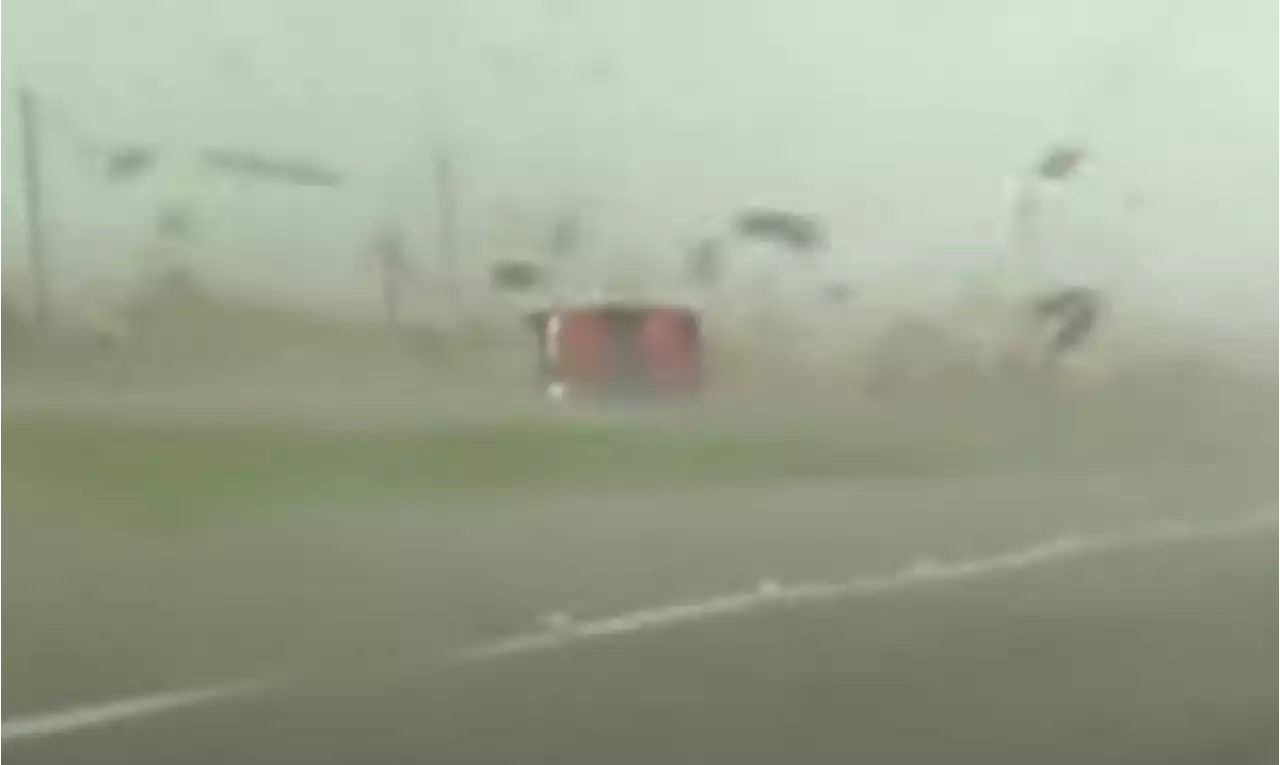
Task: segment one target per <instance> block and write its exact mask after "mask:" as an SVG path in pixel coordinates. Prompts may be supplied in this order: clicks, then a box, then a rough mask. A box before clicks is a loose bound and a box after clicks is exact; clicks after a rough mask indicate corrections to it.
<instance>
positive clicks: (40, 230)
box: [18, 88, 53, 330]
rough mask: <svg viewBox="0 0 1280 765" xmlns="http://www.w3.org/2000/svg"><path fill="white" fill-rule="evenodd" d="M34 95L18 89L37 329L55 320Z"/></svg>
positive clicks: (29, 255)
mask: <svg viewBox="0 0 1280 765" xmlns="http://www.w3.org/2000/svg"><path fill="white" fill-rule="evenodd" d="M36 110H37V103H36V97H35V94H34V93H32V92H31V91H30V90H28V89H27V88H22V89H20V90H19V91H18V114H19V118H20V120H21V132H22V173H23V193H24V194H25V196H26V207H27V257H28V258H29V260H30V262H31V282H32V287H33V289H34V290H35V295H34V299H35V321H36V327H37V329H40V330H44V329H48V328H49V326H50V325H52V323H53V297H52V294H51V289H50V284H49V264H48V259H47V257H46V252H45V238H44V234H45V229H44V188H43V185H42V181H43V179H44V177H43V174H42V172H41V166H40V159H41V157H40V124H39V115H38V114H37V111H36Z"/></svg>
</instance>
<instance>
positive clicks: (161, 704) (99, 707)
mask: <svg viewBox="0 0 1280 765" xmlns="http://www.w3.org/2000/svg"><path fill="white" fill-rule="evenodd" d="M271 685H272V683H271V682H270V681H268V680H243V681H239V682H234V683H221V684H218V685H209V686H204V687H202V688H188V689H184V690H178V691H167V692H164V693H151V694H147V695H145V696H133V697H131V698H125V699H117V700H115V701H108V702H106V703H103V704H94V705H86V706H82V707H72V708H71V709H65V710H63V711H61V712H52V713H49V714H43V715H36V716H34V717H20V718H17V719H15V720H6V721H5V722H4V725H3V733H4V740H5V741H9V740H11V739H20V738H27V739H31V738H42V737H45V736H55V735H58V734H60V733H69V732H71V731H77V730H83V729H85V728H96V727H100V726H104V725H110V724H111V723H117V722H122V721H124V720H129V719H132V718H135V717H147V716H149V715H155V714H159V713H161V712H168V711H171V710H175V709H181V708H183V707H193V706H197V705H200V704H207V703H209V702H211V701H219V700H222V699H233V698H241V697H244V696H253V695H255V694H259V693H262V692H263V691H265V690H267V689H268V688H270V687H271Z"/></svg>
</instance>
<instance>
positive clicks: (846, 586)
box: [2, 512, 1277, 741]
mask: <svg viewBox="0 0 1280 765" xmlns="http://www.w3.org/2000/svg"><path fill="white" fill-rule="evenodd" d="M1276 520H1277V517H1276V514H1275V513H1273V512H1265V513H1255V514H1250V515H1245V516H1240V517H1237V518H1235V519H1233V520H1231V521H1227V522H1225V523H1218V524H1194V523H1190V522H1188V521H1180V520H1173V521H1165V522H1162V523H1159V524H1157V525H1155V526H1152V527H1150V528H1147V529H1145V530H1141V531H1135V532H1130V533H1126V534H1118V535H1111V536H1085V535H1075V534H1073V535H1065V536H1060V537H1057V538H1054V539H1051V540H1049V541H1047V542H1042V543H1040V544H1036V545H1031V546H1029V547H1023V548H1018V549H1015V550H1010V551H1007V552H1003V553H998V554H995V555H991V556H987V557H983V558H972V559H969V560H962V561H955V562H951V563H947V562H944V561H939V560H936V559H934V558H929V557H922V558H919V559H917V560H915V561H913V562H912V563H910V564H908V565H907V566H904V567H903V568H900V569H898V570H897V571H893V572H889V573H886V574H881V575H878V576H862V577H856V578H853V579H847V580H843V581H829V582H822V581H814V582H802V583H796V584H784V583H780V582H777V581H776V580H772V579H766V580H763V581H762V582H761V583H760V584H759V585H757V586H756V587H755V588H753V589H750V590H743V591H741V592H734V593H728V594H724V595H717V596H712V597H708V598H703V599H698V600H691V601H685V602H678V603H670V604H666V605H661V606H656V607H652V608H643V609H638V610H635V611H628V612H624V613H621V614H616V615H613V616H607V617H601V618H596V619H588V620H585V621H574V620H573V619H571V618H569V617H567V616H560V618H557V619H555V620H554V621H553V622H552V623H550V624H548V625H547V626H546V627H544V628H542V629H538V630H531V631H528V632H524V633H518V634H515V635H511V636H509V637H506V638H502V639H500V640H495V641H491V642H487V643H481V644H478V645H473V646H468V647H466V648H463V649H462V650H460V651H458V652H457V653H456V654H455V655H454V658H455V659H457V660H461V661H480V660H487V659H495V658H499V657H504V656H514V655H520V654H528V653H536V652H539V651H546V650H551V649H556V648H562V647H565V646H571V645H575V644H578V643H585V642H588V641H594V640H602V639H604V638H608V637H615V636H618V635H627V634H633V633H638V632H645V631H649V630H655V629H662V628H665V627H670V626H674V625H678V624H682V623H688V622H694V621H706V620H710V619H715V618H719V617H722V616H731V615H734V614H741V613H746V612H749V611H754V610H759V609H763V608H770V607H778V606H783V605H788V604H796V603H812V602H820V601H826V600H835V599H841V598H852V597H860V596H864V597H865V596H875V595H882V594H885V593H888V592H894V591H898V590H904V589H909V588H913V587H922V586H925V585H930V584H939V583H948V582H955V581H962V580H968V579H977V578H982V577H993V576H998V575H1003V574H1009V573H1013V572H1017V571H1022V570H1026V569H1029V568H1033V567H1036V566H1041V565H1045V564H1049V563H1054V562H1058V561H1066V560H1071V559H1075V558H1079V557H1082V556H1086V555H1097V554H1102V553H1107V552H1119V551H1124V550H1137V549H1142V548H1149V547H1160V546H1164V545H1170V544H1177V543H1180V542H1190V541H1196V540H1204V539H1215V538H1222V537H1232V536H1238V535H1241V534H1249V533H1252V532H1256V531H1258V530H1260V529H1263V528H1265V527H1267V526H1271V525H1274V524H1275V522H1276ZM282 682H283V680H282V679H268V678H263V679H256V680H242V681H238V682H234V683H224V684H219V685H212V686H204V687H200V688H193V689H187V690H178V691H170V692H166V693H156V694H150V695H146V696H136V697H132V698H126V699H120V700H116V701H111V702H107V703H104V704H98V705H88V706H83V707H75V708H72V709H68V710H64V711H60V712H52V713H48V714H42V715H35V716H31V717H21V718H17V719H13V720H9V721H7V722H5V723H3V726H2V731H3V740H4V741H11V740H17V739H33V738H40V737H47V736H54V735H59V734H64V733H72V732H75V731H79V730H83V729H86V728H92V727H100V726H105V725H109V724H113V723H119V722H124V721H126V720H130V719H135V718H141V717H149V716H152V715H157V714H161V713H163V712H168V711H172V710H176V709H181V708H184V707H194V706H199V705H203V704H209V703H213V702H216V701H228V700H235V699H243V698H246V697H250V696H255V695H259V694H261V693H264V692H267V691H269V690H272V689H273V688H276V687H278V686H279V685H280V684H281V683H282Z"/></svg>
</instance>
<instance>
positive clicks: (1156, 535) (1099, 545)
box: [457, 513, 1276, 660]
mask: <svg viewBox="0 0 1280 765" xmlns="http://www.w3.org/2000/svg"><path fill="white" fill-rule="evenodd" d="M1275 522H1276V515H1275V514H1274V513H1256V514H1251V515H1246V516H1240V517H1238V518H1235V519H1232V520H1231V521H1227V522H1225V523H1219V524H1212V525H1209V524H1192V523H1189V522H1187V521H1179V520H1175V521H1164V522H1161V523H1159V524H1156V525H1154V526H1152V527H1150V528H1148V529H1145V530H1142V531H1137V532H1131V533H1127V534H1117V535H1111V536H1084V535H1079V534H1071V535H1064V536H1060V537H1057V538H1054V539H1051V540H1049V541H1047V542H1043V543H1040V544H1036V545H1031V546H1029V547H1024V548H1019V549H1015V550H1010V551H1008V552H1004V553H998V554H996V555H991V556H987V557H983V558H973V559H969V560H961V561H955V562H951V563H947V562H943V561H939V560H936V559H934V558H930V557H922V558H918V559H916V560H915V561H914V562H912V563H910V564H908V565H907V566H904V567H903V568H900V569H898V570H896V571H892V572H889V573H886V574H880V575H877V576H862V577H856V578H853V579H846V580H843V581H829V582H821V581H811V582H799V583H795V584H784V583H780V582H777V581H776V580H772V579H766V580H763V581H762V582H761V583H760V584H759V585H757V586H756V587H755V588H754V589H751V590H743V591H741V592H734V593H727V594H723V595H716V596H712V597H708V598H704V599H698V600H690V601H687V602H681V603H671V604H666V605H661V606H656V607H652V608H644V609H639V610H636V611H628V612H625V613H621V614H616V615H614V616H607V617H601V618H596V619H589V620H585V621H573V620H571V619H567V618H565V617H561V618H560V619H557V624H556V625H555V627H554V628H544V629H540V630H531V631H529V632H525V633H521V634H517V635H512V636H510V637H507V638H503V639H501V640H495V641H493V642H490V643H483V644H480V645H475V646H470V647H467V648H464V649H462V650H461V651H459V652H458V654H457V658H459V659H462V660H479V659H489V658H495V657H499V656H511V655H518V654H525V653H532V652H535V651H543V650H549V649H553V648H560V647H563V646H568V645H573V644H575V643H582V642H586V641H590V640H599V639H601V638H606V637H612V636H616V635H626V634H629V633H635V632H644V631H649V630H655V629H661V628H664V627H669V626H673V625H677V624H681V623H685V622H692V621H706V620H709V619H714V618H718V617H721V616H729V615H732V614H741V613H746V612H748V611H755V610H759V609H763V608H769V607H775V606H782V605H787V604H796V603H807V602H815V601H823V600H833V599H838V598H852V597H859V596H873V595H881V594H884V593H887V592H893V591H897V590H903V589H908V588H912V587H921V586H924V585H930V584H940V583H946V582H954V581H960V580H965V579H976V578H980V577H992V576H998V575H1001V574H1009V573H1013V572H1016V571H1020V570H1024V569H1028V568H1032V567H1035V566H1041V565H1045V564H1048V563H1053V562H1057V561H1064V560H1069V559H1073V558H1078V557H1081V556H1085V555H1098V554H1101V553H1106V552H1118V551H1123V550H1136V549H1141V548H1145V547H1158V546H1163V545H1169V544H1176V543H1179V542H1187V541H1193V540H1202V539H1213V538H1219V537H1230V536H1237V535H1240V534H1247V533H1251V532H1254V531H1257V530H1259V529H1261V528H1264V527H1266V526H1270V525H1273V524H1274V523H1275Z"/></svg>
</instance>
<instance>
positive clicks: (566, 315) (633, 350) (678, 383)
mask: <svg viewBox="0 0 1280 765" xmlns="http://www.w3.org/2000/svg"><path fill="white" fill-rule="evenodd" d="M529 323H530V325H531V326H532V328H533V330H534V334H535V336H536V337H537V342H538V380H539V383H540V386H541V388H542V390H543V391H544V392H545V393H546V395H547V396H548V397H550V398H552V399H553V400H557V401H560V400H570V401H574V400H584V399H597V400H599V399H614V400H616V399H624V400H654V399H659V400H661V399H672V398H687V397H689V396H691V395H695V394H697V393H698V392H699V391H701V390H702V386H703V382H704V377H705V375H704V369H703V367H704V364H703V348H702V321H701V316H700V314H699V312H698V311H697V310H696V309H694V308H691V307H689V306H684V305H678V304H669V303H649V302H624V301H602V302H590V303H580V304H572V305H566V306H558V307H555V308H551V309H547V310H542V311H535V312H534V313H532V314H531V315H530V316H529Z"/></svg>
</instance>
